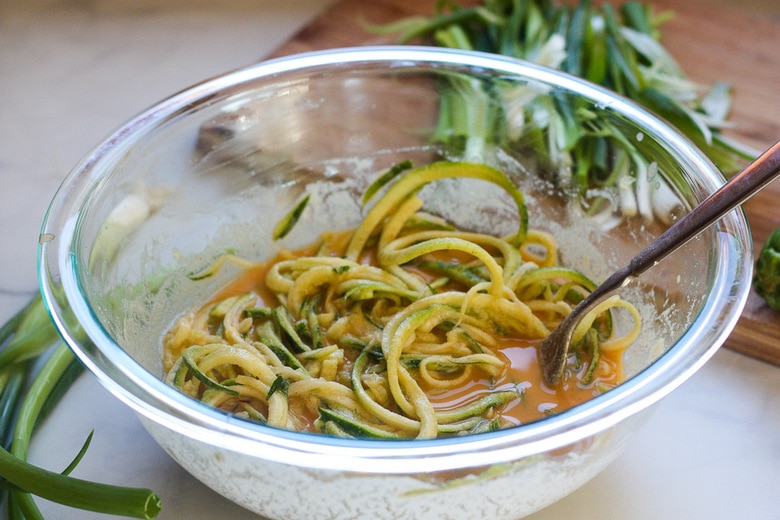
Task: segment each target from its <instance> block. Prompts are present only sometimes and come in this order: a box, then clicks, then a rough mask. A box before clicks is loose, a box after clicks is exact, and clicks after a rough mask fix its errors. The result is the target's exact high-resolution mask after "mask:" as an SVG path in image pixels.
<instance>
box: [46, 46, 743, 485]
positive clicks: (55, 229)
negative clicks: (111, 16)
mask: <svg viewBox="0 0 780 520" xmlns="http://www.w3.org/2000/svg"><path fill="white" fill-rule="evenodd" d="M421 63H424V64H426V66H430V67H447V66H457V67H459V68H477V69H485V70H491V71H499V72H502V73H506V74H511V75H521V76H524V77H527V78H529V79H532V80H535V81H539V82H542V83H545V84H556V85H559V86H561V87H563V88H565V89H567V90H572V91H575V92H579V93H581V94H584V95H586V96H588V97H589V98H591V99H592V100H594V101H596V102H598V103H602V104H603V105H604V106H609V107H611V108H614V109H619V110H620V111H621V112H622V113H625V114H627V115H628V116H629V117H630V118H632V119H633V120H635V121H637V122H638V123H639V124H641V125H642V126H643V127H645V128H647V129H648V130H649V131H650V132H651V133H653V134H655V135H657V136H659V137H661V138H663V139H664V141H665V142H667V143H669V148H670V149H672V150H674V152H673V155H674V156H675V159H676V160H679V161H682V162H684V163H685V164H687V165H688V166H689V167H690V168H691V169H692V170H695V169H698V170H700V171H701V172H702V176H701V178H700V179H699V180H701V182H702V183H703V186H704V187H706V188H707V189H709V190H710V191H714V190H715V189H716V188H717V187H719V185H720V184H721V183H722V182H723V177H722V175H721V174H720V172H719V171H718V170H717V168H716V167H715V166H714V165H713V164H712V162H711V161H710V160H709V159H707V158H706V157H705V156H704V154H703V153H702V152H701V151H699V150H698V149H697V148H696V147H695V145H693V144H692V143H691V142H690V141H689V140H688V139H687V138H685V137H684V136H682V135H681V134H680V133H679V132H678V131H676V130H675V129H673V128H672V127H671V126H670V125H669V124H667V123H666V122H664V121H663V120H661V119H660V118H659V117H657V116H655V115H653V114H651V113H650V112H648V111H647V110H645V109H644V108H642V107H640V106H639V105H637V104H636V103H634V102H632V101H630V100H628V99H625V98H623V97H621V96H619V95H617V94H615V93H614V92H611V91H608V90H607V89H605V88H602V87H600V86H597V85H594V84H591V83H589V82H587V81H586V80H583V79H581V78H577V77H574V76H571V75H568V74H565V73H563V72H560V71H556V70H553V69H548V68H546V67H543V66H540V65H536V64H533V63H530V62H525V61H521V60H517V59H514V58H507V57H503V56H497V55H494V54H487V53H482V52H477V51H461V50H450V49H442V48H434V47H425V46H396V45H389V46H387V45H383V46H364V47H346V48H337V49H329V50H325V51H314V52H306V53H301V54H296V55H292V56H285V57H281V58H276V59H272V60H267V61H264V62H260V63H257V64H253V65H249V66H247V67H243V68H241V69H238V70H235V71H231V72H228V73H225V74H223V75H220V76H216V77H214V78H211V79H208V80H206V81H204V82H201V83H198V84H196V85H194V86H192V87H190V88H188V89H185V90H182V91H180V92H179V93H176V94H174V95H172V96H170V97H168V98H166V99H164V100H162V101H160V102H159V103H157V104H155V105H154V106H152V107H150V108H148V109H147V110H145V111H143V112H141V113H140V114H139V115H137V116H136V117H135V118H133V119H131V120H129V121H128V122H127V123H125V124H124V125H122V126H120V127H119V128H118V129H117V130H116V131H115V132H114V133H113V134H112V135H110V136H109V137H108V138H107V139H106V140H105V141H103V142H102V143H101V144H99V145H98V146H97V147H95V148H94V149H93V150H92V151H91V152H89V153H88V154H87V155H86V156H85V157H84V158H83V159H82V160H81V161H80V162H79V163H78V164H77V165H76V166H75V167H74V169H73V170H72V171H71V172H70V173H69V174H68V176H67V177H66V178H65V180H64V181H63V183H62V185H61V186H60V188H59V189H58V190H57V192H56V194H55V196H54V198H53V199H52V202H51V204H50V206H49V209H48V211H47V213H46V216H45V217H44V221H43V225H42V228H41V240H40V245H39V251H38V276H39V282H40V285H41V293H42V295H43V299H44V302H45V304H46V306H47V308H48V310H49V312H50V314H51V317H52V319H53V321H54V323H55V325H56V326H57V328H58V330H59V331H60V333H61V334H62V336H63V338H64V339H65V341H66V342H67V343H68V345H69V346H70V347H71V349H72V350H73V351H74V352H75V354H76V355H77V356H78V358H79V359H80V360H81V362H82V363H83V364H84V365H85V366H86V367H87V368H88V370H89V371H90V372H91V373H92V374H93V375H94V376H95V377H96V378H97V379H98V380H99V382H100V383H101V384H102V385H103V386H104V387H106V388H107V389H108V390H109V391H110V392H111V393H112V394H113V395H115V396H116V397H117V398H119V399H120V400H121V401H123V402H124V403H125V404H127V405H128V406H130V407H131V408H132V409H133V410H134V411H135V412H136V413H138V414H139V415H141V416H143V417H145V418H147V419H149V420H151V421H153V422H154V423H159V424H160V425H161V426H163V427H165V428H168V429H170V430H172V431H175V432H178V433H180V434H183V435H185V436H187V437H190V438H192V439H196V440H199V441H201V442H204V443H206V444H210V445H213V446H219V447H225V448H228V449H230V450H234V451H240V452H244V453H247V454H249V455H253V456H256V457H260V458H263V459H269V460H273V461H276V462H282V463H286V464H293V465H299V466H303V467H310V468H327V469H335V470H349V471H361V472H372V473H409V472H413V471H417V470H423V471H426V472H427V471H436V470H447V469H454V468H460V467H472V466H482V465H486V464H492V463H500V462H506V461H509V460H517V459H519V458H523V457H528V456H532V455H535V454H538V453H541V452H545V451H548V450H550V449H554V448H560V447H563V446H566V445H570V444H574V443H576V442H579V441H582V440H583V439H586V438H588V437H591V436H593V435H596V434H597V433H599V432H601V431H603V430H605V429H608V428H610V427H613V426H615V425H616V424H617V423H619V422H621V421H623V420H624V419H626V418H628V417H630V416H633V415H635V414H637V413H638V412H640V411H642V410H644V409H646V408H648V407H649V406H650V405H652V404H654V403H655V402H657V401H659V400H660V399H661V398H663V397H664V396H666V395H667V394H668V393H669V392H671V391H672V390H673V389H675V388H676V387H678V386H679V385H681V384H682V383H683V382H684V381H685V380H687V379H688V378H689V377H690V376H691V375H692V374H693V373H695V372H696V371H697V370H698V369H699V368H700V367H701V366H702V365H703V364H704V363H705V362H706V361H707V360H708V359H709V358H710V357H711V356H712V355H713V354H714V353H715V351H716V350H717V349H718V348H719V347H720V346H721V345H722V343H723V342H724V341H725V340H726V338H727V336H728V334H729V332H730V331H731V330H732V329H733V327H734V326H735V325H736V322H737V320H738V318H739V315H740V313H741V310H742V308H743V307H744V305H745V303H746V300H747V296H748V291H749V283H740V280H742V281H743V282H744V281H745V280H749V277H750V272H751V269H752V243H751V239H750V233H749V228H748V225H747V221H746V218H745V215H744V212H743V211H742V210H736V211H734V212H732V213H731V214H730V215H729V216H727V217H725V218H724V219H723V220H722V221H721V222H720V223H719V224H717V226H718V228H717V229H719V230H720V231H719V232H716V233H715V234H714V236H715V240H716V245H715V248H717V250H719V251H720V252H721V254H720V255H718V256H717V258H716V265H715V266H714V270H715V273H716V274H715V278H716V279H717V280H718V281H719V283H717V284H715V285H714V286H713V287H712V290H713V291H714V292H713V293H712V294H709V295H708V296H709V297H708V298H707V299H706V301H705V302H704V304H703V307H702V309H701V310H700V312H699V313H700V315H701V316H700V318H698V319H701V320H703V323H704V324H705V325H706V326H704V327H700V328H699V329H698V330H691V329H688V330H687V331H686V332H685V333H684V334H683V336H682V337H681V338H680V340H678V341H677V342H676V343H675V344H674V345H672V346H671V347H670V348H669V349H668V351H667V352H666V353H665V354H663V355H662V356H661V357H660V358H659V359H658V360H656V361H655V362H654V363H653V364H652V365H651V366H650V367H648V368H646V369H644V370H643V371H641V372H640V373H638V374H636V375H635V376H633V377H632V378H631V379H629V380H628V381H626V382H624V383H622V384H621V385H619V387H617V388H616V389H615V390H612V391H610V392H607V393H605V394H603V395H601V396H598V397H596V398H594V399H592V400H590V401H587V402H586V403H583V404H581V405H578V406H576V407H574V408H571V409H569V410H566V411H564V412H561V413H560V414H557V415H555V416H552V417H548V418H545V419H544V420H540V421H536V422H533V423H528V424H526V425H523V426H519V427H515V428H510V429H505V430H500V431H496V432H490V433H484V434H479V435H472V436H464V437H454V438H445V439H431V440H410V441H386V440H383V441H377V440H367V439H337V438H333V437H328V436H325V435H321V434H310V433H302V432H293V431H287V430H280V429H275V428H270V427H267V426H263V425H260V424H254V423H250V422H248V421H245V420H241V419H237V418H235V417H231V416H227V415H226V414H224V413H222V412H219V411H216V410H214V409H211V408H210V407H208V406H206V405H204V404H202V403H200V402H197V401H195V400H193V399H190V398H188V397H186V396H184V395H183V394H181V393H179V392H178V391H176V390H175V389H173V388H171V387H169V386H167V385H165V383H164V382H163V381H162V380H161V379H160V378H159V377H157V376H154V375H153V374H151V373H149V372H147V371H146V370H145V369H143V368H142V367H141V366H140V365H139V364H138V363H136V362H135V361H134V360H133V359H132V358H131V357H130V355H129V354H127V353H125V352H124V350H122V348H121V347H119V345H117V344H116V343H115V342H114V341H113V340H111V338H110V337H109V335H108V334H107V332H106V331H105V330H104V329H103V327H102V326H101V324H100V323H99V321H98V320H97V318H96V314H95V313H94V311H93V310H92V309H91V308H90V305H89V302H88V301H86V300H85V298H83V295H82V292H81V290H80V282H79V273H78V272H77V266H76V263H75V261H74V260H73V257H74V255H73V254H72V251H73V250H74V248H76V247H78V236H77V235H78V233H77V222H78V218H79V214H80V207H81V204H82V203H83V202H84V201H85V200H88V197H89V191H90V189H91V186H93V185H94V183H97V182H99V180H100V178H101V175H102V173H104V172H101V170H100V166H101V164H103V162H105V161H108V160H109V159H110V157H111V156H112V154H115V153H117V149H119V148H121V147H122V146H124V145H126V144H127V143H130V142H132V140H133V139H134V138H135V137H137V136H140V135H142V134H143V133H144V131H145V129H148V128H153V127H154V126H155V125H156V124H158V123H160V122H162V121H164V120H165V119H166V118H167V117H169V116H171V115H172V114H174V113H176V112H177V111H181V110H184V109H186V108H187V107H192V106H193V104H196V103H198V102H203V101H204V100H207V99H209V98H210V97H212V96H214V95H215V94H216V93H218V92H221V91H223V90H225V89H234V88H236V86H237V85H240V84H243V83H245V82H249V81H253V80H257V79H260V78H267V77H276V76H280V75H284V74H286V73H292V72H300V71H302V70H309V69H311V70H317V69H323V68H327V67H341V68H344V67H350V66H351V67H354V66H357V65H359V64H364V65H365V64H370V65H372V66H373V65H377V64H381V65H382V66H388V67H396V68H398V67H404V66H408V65H409V64H416V65H419V64H421ZM74 318H75V321H74ZM81 329H83V331H84V332H85V333H86V337H85V336H84V333H83V332H82V331H81Z"/></svg>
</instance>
